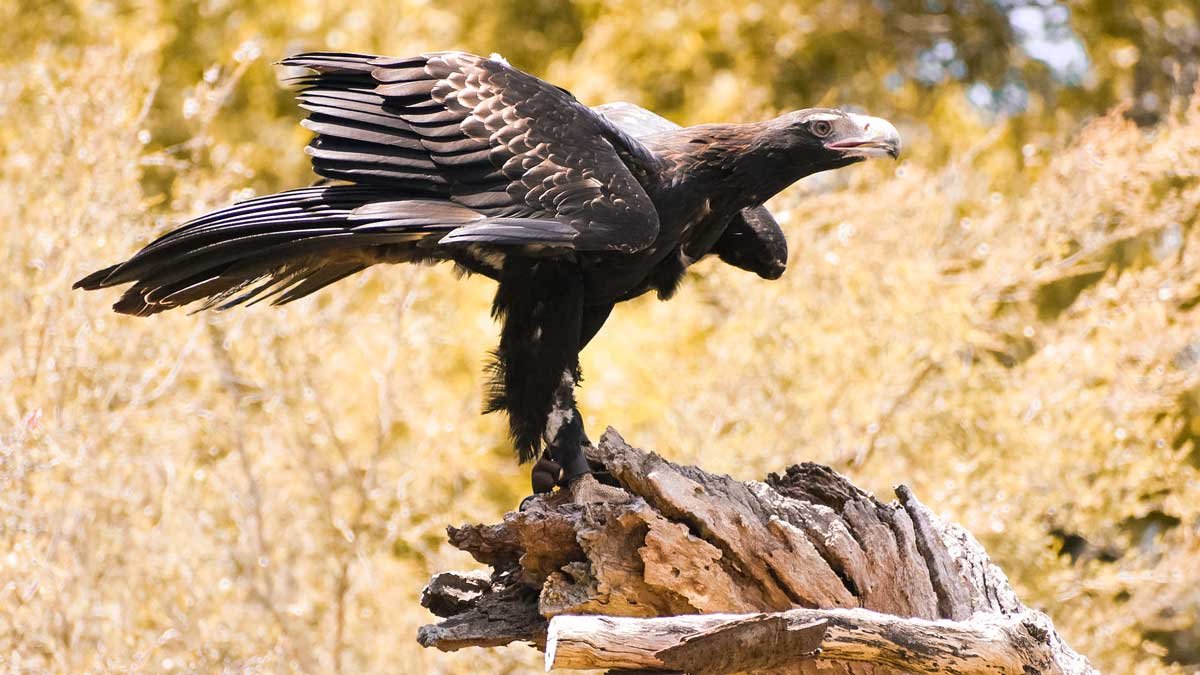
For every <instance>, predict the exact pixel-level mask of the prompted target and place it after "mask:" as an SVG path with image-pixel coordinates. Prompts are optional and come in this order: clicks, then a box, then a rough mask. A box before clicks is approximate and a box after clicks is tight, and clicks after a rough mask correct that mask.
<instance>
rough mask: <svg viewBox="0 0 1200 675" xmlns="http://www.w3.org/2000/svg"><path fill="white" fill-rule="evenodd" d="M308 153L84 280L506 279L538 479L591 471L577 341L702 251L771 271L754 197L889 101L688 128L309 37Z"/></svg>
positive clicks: (880, 144)
mask: <svg viewBox="0 0 1200 675" xmlns="http://www.w3.org/2000/svg"><path fill="white" fill-rule="evenodd" d="M282 64H283V65H285V66H293V67H300V68H304V69H307V72H309V73H310V74H309V75H307V76H304V77H301V78H298V80H299V82H298V84H299V90H298V94H297V98H298V101H299V105H300V107H301V108H303V109H304V110H306V111H308V117H307V118H306V119H305V120H304V121H303V122H302V124H303V125H304V126H305V127H306V128H308V129H309V130H311V131H312V132H314V134H315V137H314V138H313V140H312V141H311V142H310V143H309V144H308V147H307V152H308V154H309V155H311V156H312V166H313V170H314V171H315V173H316V174H318V175H319V176H321V177H322V178H323V179H324V184H317V185H313V186H310V187H305V188H300V189H295V190H289V191H286V192H280V193H278V194H273V195H269V196H265V197H258V198H255V199H250V200H248V201H245V202H241V203H238V204H234V205H232V206H229V207H226V208H223V209H221V210H218V211H215V212H213V213H209V214H207V215H204V216H201V217H199V218H196V219H195V220H192V221H190V222H187V223H184V224H183V225H181V226H180V227H178V228H177V229H175V230H172V231H170V232H168V233H166V234H165V235H163V236H161V237H159V238H158V239H157V240H155V241H154V242H152V243H150V244H149V245H147V246H146V247H145V248H143V249H142V250H141V251H138V252H137V253H136V254H135V255H134V256H133V257H131V258H130V259H129V260H126V261H125V262H122V263H119V264H116V265H113V266H111V267H106V268H104V269H102V270H99V271H97V272H95V273H93V274H90V275H88V276H86V277H84V278H83V279H81V280H79V281H78V282H77V283H76V284H75V286H76V287H77V288H84V289H88V290H93V289H99V288H105V287H109V286H117V285H121V284H132V286H130V287H129V288H128V289H126V290H125V292H124V294H123V295H121V297H120V299H118V300H117V302H116V304H115V305H114V306H113V307H114V309H115V310H116V311H118V312H121V313H124V314H132V315H136V316H149V315H151V314H155V313H158V312H161V311H164V310H167V309H172V308H174V307H180V306H183V305H187V304H190V303H193V302H197V301H202V302H203V304H202V305H201V306H200V308H201V309H207V308H218V309H225V308H228V307H232V306H234V305H239V304H243V303H247V304H249V303H252V302H258V301H262V300H267V299H270V300H271V301H272V302H273V304H283V303H287V302H291V301H293V300H296V299H299V298H302V297H304V296H306V295H308V294H310V293H313V292H314V291H316V290H318V289H320V288H322V287H324V286H327V285H329V284H331V283H333V282H335V281H337V280H339V279H342V278H344V277H346V276H349V275H351V274H354V273H356V272H359V271H361V270H363V269H366V268H367V267H370V266H372V265H376V264H379V263H428V262H440V261H445V262H449V263H452V264H453V265H456V266H457V267H459V268H460V269H462V270H465V271H466V272H468V273H473V274H481V275H484V276H486V277H489V278H491V279H493V280H495V281H496V282H498V283H497V289H496V295H495V301H494V303H493V306H492V313H493V315H494V316H495V317H496V318H497V319H499V320H500V321H501V323H502V328H501V333H500V344H499V348H498V349H497V350H496V353H495V362H494V364H493V366H492V368H493V378H494V379H493V381H492V386H491V390H490V392H489V393H490V395H489V398H488V403H487V406H488V411H489V412H490V411H498V410H503V411H505V412H507V414H508V421H509V430H510V434H511V436H512V441H513V443H514V445H515V447H516V451H517V454H518V456H519V457H520V460H521V461H522V462H526V461H530V460H534V459H539V458H540V459H539V461H538V462H537V463H536V464H535V466H534V470H533V475H532V482H533V489H534V491H535V492H546V491H549V490H552V489H553V488H554V487H555V486H556V485H565V484H567V483H568V482H569V481H571V480H573V479H575V478H576V477H578V476H580V475H583V474H585V473H587V472H588V470H589V467H588V464H587V461H586V460H585V458H584V454H583V451H582V449H583V447H584V446H586V445H587V443H588V440H587V437H586V436H585V434H584V429H583V423H582V420H581V417H580V414H579V412H578V410H577V408H576V404H575V394H574V390H575V386H576V382H577V381H578V380H579V376H580V373H579V358H578V355H579V352H580V350H581V349H583V348H584V346H585V345H587V344H588V341H589V340H591V339H592V337H593V336H595V335H596V332H597V331H599V330H600V327H601V326H602V325H603V324H604V322H605V320H606V319H607V318H608V316H609V313H610V312H611V311H612V309H613V306H614V305H615V304H616V303H619V302H622V301H624V300H629V299H631V298H634V297H637V296H639V295H641V294H643V293H646V292H648V291H651V290H653V291H656V292H657V293H658V295H659V297H661V298H664V299H665V298H668V297H670V296H671V294H672V293H673V292H674V290H675V288H676V286H677V285H678V283H679V281H680V279H681V278H682V276H683V274H684V272H685V270H686V269H687V268H688V266H690V265H691V264H692V263H694V262H696V261H698V260H700V259H701V258H704V257H705V256H707V255H710V254H713V255H717V256H718V257H719V258H720V259H721V260H723V261H725V262H727V263H730V264H732V265H736V266H738V267H741V268H743V269H747V270H750V271H753V272H755V273H757V274H758V275H760V276H762V277H765V278H768V279H774V278H777V277H778V276H779V275H780V274H782V273H783V270H784V266H785V264H786V259H787V248H786V243H785V241H784V238H783V234H782V232H781V231H780V229H779V225H778V224H777V223H776V222H775V220H774V219H773V218H772V217H771V214H770V213H768V212H767V211H766V209H764V208H763V207H762V204H763V202H764V201H765V200H767V199H768V198H770V197H771V196H773V195H775V194H776V193H778V192H779V191H781V190H783V189H784V188H786V187H788V186H789V185H791V184H792V183H794V182H796V181H798V180H800V179H801V178H804V177H805V176H808V175H811V174H814V173H817V172H820V171H828V170H830V169H837V168H841V167H844V166H847V165H850V164H854V163H856V162H860V161H862V160H865V159H869V158H873V157H891V158H896V157H897V156H898V154H899V151H900V137H899V134H898V133H897V131H896V129H895V127H893V126H892V125H891V124H889V123H888V122H887V121H885V120H882V119H879V118H876V117H868V116H865V115H858V114H853V113H848V112H843V111H840V110H836V109H824V108H814V109H807V110H797V111H794V112H789V113H787V114H784V115H781V116H779V117H777V118H775V119H772V120H768V121H765V122H755V123H750V124H708V125H702V126H693V127H686V128H682V127H679V126H677V125H675V124H673V123H671V122H669V121H667V120H665V119H663V118H661V117H659V116H658V115H655V114H654V113H651V112H649V111H647V110H644V109H642V108H639V107H637V106H634V105H631V104H625V103H618V104H608V105H603V106H600V107H598V108H589V107H587V106H585V105H583V104H582V103H580V102H579V101H578V100H576V99H575V97H574V96H572V95H571V94H570V93H569V92H567V91H566V90H564V89H562V88H559V87H556V86H554V85H552V84H549V83H547V82H545V81H543V80H540V79H538V78H536V77H534V76H532V75H530V74H528V73H525V72H522V71H520V70H517V69H516V68H513V67H511V66H509V65H508V64H507V63H505V62H503V61H502V60H499V59H489V58H483V57H479V56H474V55H472V54H466V53H462V52H438V53H430V54H422V55H420V56H412V57H407V58H389V57H381V56H371V55H363V54H348V53H307V54H300V55H297V56H292V57H289V58H287V59H284V60H283V61H282Z"/></svg>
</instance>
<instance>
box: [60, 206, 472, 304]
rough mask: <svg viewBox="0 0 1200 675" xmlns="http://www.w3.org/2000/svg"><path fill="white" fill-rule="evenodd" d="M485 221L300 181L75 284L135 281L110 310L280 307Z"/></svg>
mask: <svg viewBox="0 0 1200 675" xmlns="http://www.w3.org/2000/svg"><path fill="white" fill-rule="evenodd" d="M485 220H486V219H485V217H484V216H483V215H482V214H480V213H479V212H477V211H474V210H471V209H468V208H465V207H463V206H460V205H457V204H454V203H451V202H448V201H440V200H429V199H408V200H405V199H400V200H397V199H396V198H395V196H394V193H393V194H392V195H385V194H383V193H382V192H381V191H380V190H379V189H378V188H372V187H369V186H354V185H338V186H324V187H316V188H303V189H300V190H292V191H289V192H282V193H279V194H275V195H269V196H266V197H260V198H257V199H252V200H249V201H247V202H242V203H240V204H235V205H233V206H230V207H228V208H225V209H221V210H219V211H216V212H214V213H211V214H208V215H205V216H202V217H200V218H197V219H195V220H193V221H190V222H188V223H186V224H184V225H183V226H181V227H179V228H178V229H176V230H173V231H171V232H169V233H167V234H166V235H164V236H162V237H160V238H158V239H157V240H155V241H154V242H152V243H151V244H149V245H148V246H146V247H145V248H143V249H142V250H141V251H139V252H138V253H137V254H135V255H134V256H133V257H132V258H130V259H129V260H127V261H126V262H124V263H120V264H117V265H112V266H109V267H106V268H104V269H102V270H99V271H96V272H93V273H92V274H89V275H87V276H86V277H84V278H82V279H80V280H79V281H77V282H76V283H75V287H76V288H83V289H86V290H95V289H99V288H106V287H109V286H115V285H119V284H125V283H132V284H133V285H132V286H131V287H130V288H129V289H127V290H126V291H125V293H124V295H122V296H121V298H120V299H119V300H118V301H117V303H116V304H115V305H113V308H114V309H115V310H116V311H118V312H121V313H123V314H133V315H138V316H147V315H150V314H155V313H158V312H161V311H164V310H167V309H171V308H174V307H180V306H183V305H187V304H190V303H193V302H197V301H204V304H203V305H201V306H200V309H209V308H214V307H215V308H217V309H226V308H228V307H232V306H234V305H239V304H252V303H255V302H261V301H263V300H267V299H272V301H273V303H274V304H283V303H286V302H292V301H294V300H298V299H300V298H302V297H305V296H307V295H309V294H311V293H314V292H316V291H317V290H320V289H321V288H324V287H325V286H327V285H329V284H331V283H334V282H335V281H338V280H340V279H343V278H345V277H347V276H349V275H351V274H354V273H356V272H359V271H362V270H364V269H366V268H367V267H369V266H371V265H373V264H375V263H377V262H384V261H391V262H395V261H400V260H405V259H417V258H418V257H422V256H424V257H429V256H430V255H436V250H437V248H436V247H422V249H421V252H420V253H418V247H417V242H419V241H420V240H422V239H426V238H431V237H432V238H434V240H437V239H440V238H442V237H443V236H444V235H445V234H446V233H448V232H450V231H452V230H454V229H456V228H459V227H462V226H464V225H468V224H471V223H475V222H480V221H485ZM431 250H432V251H435V253H432V254H431V253H430V252H429V251H431ZM406 256H407V257H406Z"/></svg>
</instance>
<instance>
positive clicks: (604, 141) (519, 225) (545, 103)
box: [282, 52, 658, 252]
mask: <svg viewBox="0 0 1200 675" xmlns="http://www.w3.org/2000/svg"><path fill="white" fill-rule="evenodd" d="M282 63H283V64H284V65H287V66H300V67H304V68H308V69H310V70H312V71H314V72H315V73H316V74H315V75H311V76H308V77H304V78H301V84H302V89H301V91H300V93H299V101H300V105H301V107H303V108H305V109H306V110H308V111H309V113H310V115H309V117H308V119H307V120H305V121H304V123H303V124H304V125H305V126H306V127H308V128H309V129H311V130H313V131H315V132H316V133H317V137H316V138H315V139H314V140H313V141H312V143H311V144H310V146H309V149H308V152H309V154H311V155H312V157H313V168H314V170H315V171H316V172H317V173H318V174H320V175H322V176H326V177H328V178H334V179H340V180H347V181H352V182H355V183H371V184H380V185H381V186H388V187H390V188H393V189H395V190H396V192H397V194H399V195H406V196H412V197H427V198H441V199H449V200H450V201H453V202H455V203H458V204H460V205H462V206H465V207H468V208H471V209H474V210H476V211H478V212H480V213H482V214H485V215H486V216H489V217H490V218H489V219H487V220H483V221H481V222H480V223H478V224H472V225H466V226H463V227H460V228H458V229H455V230H453V231H451V232H450V233H449V234H447V235H446V236H445V237H444V238H443V239H442V240H441V241H442V243H443V244H453V243H461V242H470V243H480V242H482V243H491V244H521V245H534V246H557V247H568V248H574V249H576V250H581V251H600V250H615V251H626V252H632V251H637V250H640V249H642V248H644V247H646V246H648V245H649V244H650V243H651V242H653V241H654V239H655V237H656V236H657V234H658V213H657V211H656V210H655V208H654V205H653V203H652V202H651V201H650V198H649V196H648V195H647V193H646V189H645V187H644V186H643V184H642V183H640V182H639V180H638V178H637V177H635V173H636V174H637V175H638V176H642V177H645V176H647V175H649V173H650V172H651V171H652V170H653V166H652V165H653V163H654V162H655V161H656V160H655V158H654V157H653V155H652V154H651V153H650V152H649V151H648V150H646V148H645V147H643V146H642V145H641V143H639V142H638V141H636V140H634V139H632V138H631V137H629V136H628V135H627V134H625V133H623V132H621V131H620V130H619V129H617V128H616V127H614V126H613V125H612V124H611V123H609V122H608V121H607V120H606V119H605V118H604V117H602V116H600V115H598V114H596V113H594V112H593V111H592V110H591V109H589V108H588V107H586V106H584V105H583V104H581V103H579V102H578V101H577V100H575V98H574V97H572V96H571V95H570V94H569V93H567V92H565V91H563V90H561V89H559V88H557V87H554V86H553V85H550V84H548V83H546V82H544V81H542V80H539V79H538V78H536V77H533V76H532V75H529V74H527V73H523V72H521V71H519V70H516V69H514V68H511V67H509V66H508V65H506V64H504V63H501V62H499V61H494V60H491V59H485V58H482V57H479V56H473V55H471V54H464V53H461V52H439V53H433V54H424V55H421V56H414V57H411V58H399V59H395V58H386V57H376V56H367V55H360V54H333V53H312V54H301V55H298V56H293V57H290V58H287V59H285V60H284V61H283V62H282Z"/></svg>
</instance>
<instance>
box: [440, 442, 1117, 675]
mask: <svg viewBox="0 0 1200 675" xmlns="http://www.w3.org/2000/svg"><path fill="white" fill-rule="evenodd" d="M588 459H589V461H591V462H592V463H593V466H594V467H595V468H597V472H596V473H595V474H594V476H592V477H585V478H584V479H581V480H579V481H577V482H576V483H575V484H574V485H572V487H571V488H570V489H568V490H562V491H559V492H556V493H554V494H551V495H547V496H541V497H537V498H534V499H531V500H529V501H528V502H527V503H526V504H525V505H524V507H523V509H522V510H520V511H515V512H510V513H508V514H506V515H505V516H504V520H503V522H501V523H498V524H495V525H465V526H463V527H458V528H454V527H451V528H449V537H450V542H451V543H452V544H454V545H455V546H457V547H458V548H460V549H462V550H464V551H467V552H469V553H471V555H472V556H474V557H475V559H476V560H478V561H479V562H481V563H483V564H485V565H489V566H490V567H491V570H490V571H480V572H444V573H441V574H438V575H436V576H435V577H434V578H433V579H432V580H431V581H430V583H429V585H428V586H427V587H426V588H425V592H424V594H423V596H422V601H421V602H422V605H424V606H425V607H427V608H428V609H429V610H430V611H431V612H433V613H434V614H435V615H437V616H439V617H442V618H443V621H441V622H440V623H437V624H433V625H428V626H424V627H422V628H421V630H420V631H419V634H418V640H419V641H420V643H421V644H422V645H424V646H426V647H437V648H439V649H443V650H455V649H460V648H462V647H468V646H482V647H495V646H500V645H504V644H508V643H510V642H514V641H527V642H530V643H532V644H534V645H535V646H537V647H538V648H539V649H542V650H543V651H545V652H546V667H547V669H550V668H552V667H553V668H591V669H596V668H609V669H614V670H630V671H634V670H636V671H643V672H644V671H650V672H688V673H731V672H789V673H812V674H814V675H815V674H817V673H820V674H821V675H833V674H841V673H847V674H850V673H852V674H854V675H873V674H876V673H905V672H916V673H1014V674H1020V675H1032V674H1033V673H1070V674H1074V673H1093V672H1095V671H1094V670H1092V669H1091V667H1090V666H1089V665H1088V663H1087V661H1086V660H1085V659H1084V658H1083V657H1081V656H1080V655H1078V654H1076V653H1075V652H1074V651H1072V650H1071V649H1070V648H1069V647H1068V646H1067V645H1066V644H1064V643H1063V641H1062V640H1061V639H1060V638H1059V637H1058V634H1057V633H1056V632H1055V630H1054V627H1053V625H1052V624H1051V622H1050V620H1049V618H1047V617H1046V616H1045V615H1044V614H1042V613H1041V612H1037V611H1034V610H1031V609H1029V608H1027V607H1025V606H1024V605H1022V604H1021V603H1020V601H1019V600H1018V599H1017V597H1016V594H1015V593H1014V592H1013V589H1012V587H1011V586H1010V585H1009V583H1008V579H1007V578H1006V577H1005V576H1004V573H1003V572H1002V571H1001V570H1000V569H999V568H997V567H996V566H995V565H994V564H992V562H991V561H990V560H989V559H988V557H987V554H986V553H985V552H984V550H983V548H982V547H981V546H980V544H979V543H978V542H977V541H976V540H975V539H974V537H972V536H971V535H970V534H969V533H967V532H966V531H965V530H963V529H962V528H960V527H957V526H955V525H952V524H947V523H945V522H943V521H941V520H940V519H939V518H938V517H937V516H935V515H933V514H932V513H931V512H930V511H929V510H928V509H926V508H925V506H923V505H922V504H921V503H920V502H918V501H917V499H916V497H915V496H913V494H912V492H911V491H910V490H908V488H906V487H904V486H900V487H898V488H896V496H897V498H898V500H897V501H894V502H892V503H890V504H884V503H882V502H880V501H878V500H877V499H875V498H874V497H873V496H871V495H870V494H868V493H867V492H864V491H863V490H860V489H859V488H857V487H855V486H853V485H852V484H850V482H849V481H847V480H846V479H845V478H843V477H842V476H840V475H838V474H837V473H836V472H834V471H833V470H832V469H830V468H828V467H825V466H821V465H817V464H810V463H806V464H800V465H796V466H792V467H790V468H788V469H787V471H786V472H785V473H784V474H783V475H777V474H770V475H769V476H768V477H767V478H766V480H765V481H763V482H741V481H737V480H734V479H732V478H730V477H728V476H716V475H712V474H709V473H706V472H704V471H702V470H700V469H698V468H696V467H691V466H680V465H676V464H672V463H671V462H668V461H666V460H664V459H662V458H661V457H659V456H658V455H656V454H654V453H647V452H644V451H642V450H638V449H635V448H632V447H630V446H629V445H628V444H627V443H625V441H624V440H623V439H622V438H621V437H620V436H619V435H618V434H617V433H616V432H615V431H613V430H612V429H609V430H608V431H607V432H605V434H604V436H603V438H602V439H601V440H600V444H599V446H598V447H596V448H589V450H588Z"/></svg>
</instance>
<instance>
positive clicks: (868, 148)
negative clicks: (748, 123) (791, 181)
mask: <svg viewBox="0 0 1200 675" xmlns="http://www.w3.org/2000/svg"><path fill="white" fill-rule="evenodd" d="M771 132H772V133H771V136H772V140H773V141H774V142H775V143H778V144H779V145H780V146H781V148H780V149H781V150H783V151H784V152H786V153H787V154H788V155H790V156H791V157H794V158H796V159H797V160H798V161H799V162H801V163H802V164H804V165H808V166H809V167H810V169H811V170H809V171H806V172H805V173H806V174H809V173H816V172H817V171H827V170H829V169H836V168H839V167H843V166H847V165H849V164H853V163H855V162H861V161H863V160H865V159H871V158H873V157H891V158H892V159H896V158H898V157H899V156H900V132H898V131H896V127H894V126H892V123H891V122H888V121H887V120H885V119H882V118H879V117H871V116H869V115H859V114H857V113H851V112H845V111H842V110H837V109H835V108H809V109H807V110H797V111H795V112H791V113H788V114H786V115H783V116H781V117H778V118H776V119H775V120H773V122H772V124H771Z"/></svg>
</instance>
